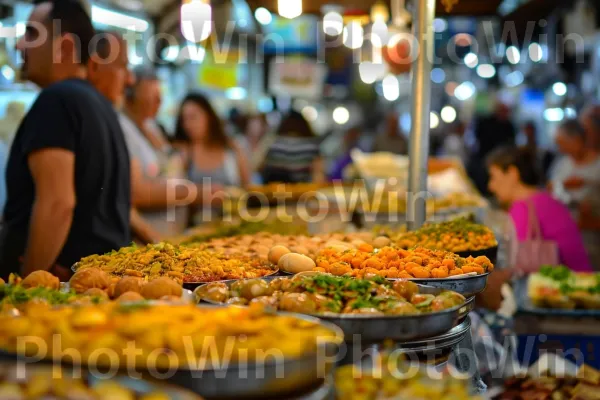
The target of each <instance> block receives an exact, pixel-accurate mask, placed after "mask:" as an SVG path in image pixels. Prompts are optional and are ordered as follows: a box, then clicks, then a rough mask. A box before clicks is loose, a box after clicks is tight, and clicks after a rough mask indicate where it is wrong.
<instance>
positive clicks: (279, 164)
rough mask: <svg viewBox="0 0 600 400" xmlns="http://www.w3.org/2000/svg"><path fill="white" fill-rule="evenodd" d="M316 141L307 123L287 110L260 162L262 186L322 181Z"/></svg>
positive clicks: (317, 142)
mask: <svg viewBox="0 0 600 400" xmlns="http://www.w3.org/2000/svg"><path fill="white" fill-rule="evenodd" d="M319 147H320V141H319V140H318V138H317V137H316V135H315V134H314V132H313V130H312V128H311V126H310V124H309V123H308V121H307V120H306V119H305V118H304V117H303V116H302V114H300V113H299V112H297V111H290V112H289V113H288V115H287V116H285V117H284V118H283V121H281V124H280V125H279V129H278V130H277V139H275V142H274V143H273V144H272V145H271V147H270V149H269V151H268V152H267V155H266V157H265V161H264V163H263V169H262V175H263V180H264V182H265V183H269V182H283V183H301V182H323V181H325V176H324V172H323V164H322V160H321V157H320V154H319Z"/></svg>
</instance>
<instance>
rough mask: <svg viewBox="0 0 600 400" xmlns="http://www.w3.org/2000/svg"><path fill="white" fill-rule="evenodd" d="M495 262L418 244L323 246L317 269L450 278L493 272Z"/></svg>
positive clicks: (366, 274) (360, 274) (356, 274)
mask: <svg viewBox="0 0 600 400" xmlns="http://www.w3.org/2000/svg"><path fill="white" fill-rule="evenodd" d="M493 269H494V265H493V264H492V262H491V261H490V260H489V258H487V257H483V256H481V257H476V258H475V257H467V258H462V257H459V256H458V255H456V254H454V253H450V252H447V251H443V250H429V249H425V248H423V247H417V248H415V249H413V250H404V249H397V248H393V247H383V248H381V249H379V250H373V247H372V246H370V245H362V246H359V248H358V249H352V250H346V251H343V252H340V251H337V250H336V249H333V248H327V249H324V250H322V251H321V252H320V253H319V255H318V256H317V259H316V268H315V269H314V270H315V271H319V272H325V273H330V274H333V275H337V276H340V275H348V276H354V277H358V278H364V277H370V276H382V277H385V278H400V279H412V278H425V279H427V278H448V277H451V276H457V275H464V274H473V273H474V274H478V275H479V274H484V273H486V272H491V271H493Z"/></svg>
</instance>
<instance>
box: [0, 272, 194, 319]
mask: <svg viewBox="0 0 600 400" xmlns="http://www.w3.org/2000/svg"><path fill="white" fill-rule="evenodd" d="M55 280H56V281H58V278H57V277H55V276H54V275H52V274H51V273H49V272H47V271H36V272H34V273H33V274H30V275H29V276H28V277H27V278H25V279H22V280H21V279H20V278H18V277H16V276H14V275H13V276H12V277H11V279H10V282H9V284H8V285H0V305H1V306H2V310H3V311H11V310H12V309H14V308H16V309H22V308H23V307H24V306H26V305H27V304H29V303H38V304H39V303H41V304H47V305H51V306H57V305H65V304H72V305H84V304H99V303H102V302H105V301H109V300H116V301H119V302H136V301H144V300H161V301H167V302H173V303H178V302H189V301H190V300H191V299H187V300H186V299H184V298H183V297H182V295H183V288H182V287H181V285H180V284H178V283H177V282H175V281H174V280H172V279H170V278H167V277H161V278H156V279H154V280H152V281H150V282H146V281H145V280H144V279H142V278H137V277H133V276H126V277H123V278H118V277H113V278H111V277H110V276H109V275H108V274H107V273H106V272H104V271H102V270H101V269H98V268H85V269H82V270H80V271H77V273H75V275H73V277H72V278H71V280H70V282H69V284H68V285H65V286H63V287H61V286H60V284H59V285H58V286H57V285H55Z"/></svg>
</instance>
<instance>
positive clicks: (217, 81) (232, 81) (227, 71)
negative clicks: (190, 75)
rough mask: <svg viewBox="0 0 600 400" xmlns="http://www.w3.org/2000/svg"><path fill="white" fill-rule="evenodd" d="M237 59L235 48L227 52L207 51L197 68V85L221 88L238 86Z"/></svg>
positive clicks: (237, 52) (238, 56)
mask: <svg viewBox="0 0 600 400" xmlns="http://www.w3.org/2000/svg"><path fill="white" fill-rule="evenodd" d="M239 59H240V53H239V51H238V50H236V49H231V50H230V51H229V52H227V53H225V51H223V52H215V51H207V53H206V57H205V58H204V61H203V62H202V64H201V65H200V68H199V69H198V78H197V79H198V85H199V86H201V87H209V88H213V89H221V90H226V89H229V88H232V87H236V86H239V76H240V75H239V64H238V63H237V60H239Z"/></svg>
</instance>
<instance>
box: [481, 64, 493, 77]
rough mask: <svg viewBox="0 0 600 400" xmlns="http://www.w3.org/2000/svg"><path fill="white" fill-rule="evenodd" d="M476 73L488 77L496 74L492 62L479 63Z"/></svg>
mask: <svg viewBox="0 0 600 400" xmlns="http://www.w3.org/2000/svg"><path fill="white" fill-rule="evenodd" d="M477 75H479V76H480V77H482V78H485V79H489V78H492V77H493V76H494V75H496V68H494V66H493V65H492V64H481V65H479V66H478V67H477Z"/></svg>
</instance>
